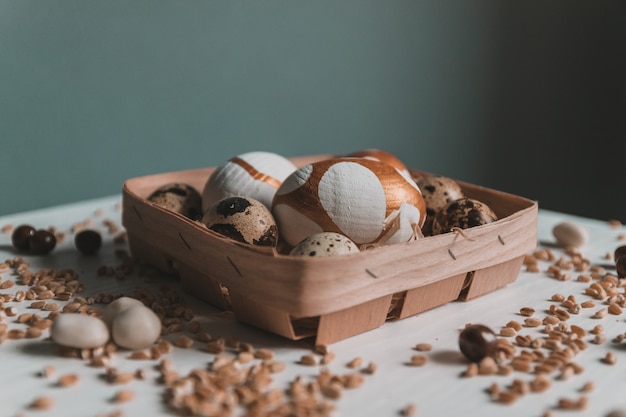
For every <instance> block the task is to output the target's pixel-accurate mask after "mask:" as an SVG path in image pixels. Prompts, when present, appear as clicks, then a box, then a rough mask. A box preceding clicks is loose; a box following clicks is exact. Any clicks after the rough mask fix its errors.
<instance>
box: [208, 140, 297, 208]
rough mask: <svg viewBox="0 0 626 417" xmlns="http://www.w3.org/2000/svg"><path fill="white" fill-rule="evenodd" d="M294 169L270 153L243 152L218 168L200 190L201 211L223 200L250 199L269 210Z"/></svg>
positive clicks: (276, 155)
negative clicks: (236, 197)
mask: <svg viewBox="0 0 626 417" xmlns="http://www.w3.org/2000/svg"><path fill="white" fill-rule="evenodd" d="M295 169H296V166H295V165H294V164H293V163H292V162H291V161H290V160H288V159H287V158H285V157H283V156H281V155H278V154H276V153H273V152H261V151H255V152H247V153H243V154H240V155H237V156H235V157H232V158H230V159H229V160H228V161H226V162H224V163H223V164H222V165H220V166H218V167H217V168H216V169H215V170H214V171H213V173H212V174H211V175H210V176H209V178H208V179H207V182H206V184H205V185H204V189H203V191H202V210H203V212H206V211H207V210H208V209H209V207H211V206H212V205H214V204H215V203H217V202H218V201H220V200H222V199H224V198H226V197H234V196H239V197H250V198H254V199H255V200H258V201H260V202H261V203H263V204H265V206H267V207H268V208H269V207H271V204H272V198H274V194H275V193H276V190H277V189H278V187H280V185H281V184H282V182H283V180H284V179H285V178H286V177H287V176H288V175H289V174H291V173H292V172H293V171H295Z"/></svg>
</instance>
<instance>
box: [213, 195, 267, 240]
mask: <svg viewBox="0 0 626 417" xmlns="http://www.w3.org/2000/svg"><path fill="white" fill-rule="evenodd" d="M202 223H204V225H205V226H206V227H208V228H209V229H211V230H213V231H214V232H217V233H219V234H221V235H223V236H226V237H229V238H231V239H233V240H236V241H238V242H243V243H248V244H250V245H256V246H276V244H277V243H278V228H277V227H276V221H275V220H274V217H273V216H272V213H271V212H270V210H269V209H268V208H267V207H266V206H265V204H263V203H261V202H260V201H258V200H255V199H253V198H250V197H227V198H224V199H222V200H220V201H218V202H217V203H215V204H214V205H212V206H211V207H209V209H208V210H207V211H206V212H205V213H204V216H202Z"/></svg>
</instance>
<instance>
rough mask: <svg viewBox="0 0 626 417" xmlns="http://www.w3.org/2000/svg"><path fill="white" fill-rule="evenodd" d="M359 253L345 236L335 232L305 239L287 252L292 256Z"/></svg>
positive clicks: (355, 246)
mask: <svg viewBox="0 0 626 417" xmlns="http://www.w3.org/2000/svg"><path fill="white" fill-rule="evenodd" d="M357 252H359V247H358V246H357V245H356V244H355V243H354V242H353V241H351V240H350V239H348V238H347V237H346V236H344V235H342V234H341V233H335V232H322V233H316V234H314V235H311V236H309V237H307V238H305V239H304V240H303V241H301V242H300V243H298V244H297V245H296V246H294V248H293V249H292V250H291V252H289V254H290V255H292V256H310V257H321V256H338V255H349V254H352V253H357Z"/></svg>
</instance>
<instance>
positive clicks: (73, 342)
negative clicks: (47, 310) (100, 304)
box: [50, 313, 109, 349]
mask: <svg viewBox="0 0 626 417" xmlns="http://www.w3.org/2000/svg"><path fill="white" fill-rule="evenodd" d="M50 338H51V339H52V340H53V341H54V342H56V343H57V344H59V345H61V346H68V347H73V348H78V349H93V348H96V347H100V346H104V345H105V343H106V342H107V341H108V340H109V328H108V327H107V325H106V323H105V322H104V321H102V320H100V319H99V318H98V317H95V316H88V315H86V314H78V313H63V314H60V315H59V316H57V318H55V319H54V321H53V322H52V326H50Z"/></svg>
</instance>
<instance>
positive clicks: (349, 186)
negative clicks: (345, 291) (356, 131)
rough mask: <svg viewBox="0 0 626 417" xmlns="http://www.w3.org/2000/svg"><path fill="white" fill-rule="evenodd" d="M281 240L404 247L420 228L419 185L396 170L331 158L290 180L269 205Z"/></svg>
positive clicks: (421, 200)
mask: <svg viewBox="0 0 626 417" xmlns="http://www.w3.org/2000/svg"><path fill="white" fill-rule="evenodd" d="M272 213H273V215H274V218H275V219H276V223H277V225H278V230H279V231H280V236H281V238H282V239H283V240H284V241H285V242H286V243H287V244H288V245H291V246H295V245H296V244H298V242H300V241H302V240H303V239H305V238H306V237H308V236H310V235H312V234H315V233H320V232H336V233H341V234H343V235H345V236H347V237H348V238H349V239H351V240H352V241H354V242H355V243H356V244H357V245H364V244H390V243H400V242H407V241H409V240H411V239H412V238H414V237H416V230H417V228H419V227H421V226H422V225H423V224H424V220H425V216H426V204H425V202H424V198H423V197H422V194H421V192H420V190H419V187H418V186H417V184H416V183H415V182H414V181H413V180H411V179H410V178H406V177H404V176H403V175H402V174H400V172H398V171H397V170H396V169H395V168H394V167H392V166H390V165H388V164H385V163H383V162H380V161H375V160H370V159H363V158H346V157H343V158H332V159H327V160H323V161H319V162H315V163H312V164H309V165H306V166H304V167H302V168H300V169H298V170H296V171H294V172H293V173H292V174H291V175H289V176H288V177H287V178H286V179H285V180H284V181H283V183H282V185H281V186H280V188H279V189H278V191H277V192H276V194H275V195H274V199H273V202H272Z"/></svg>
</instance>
